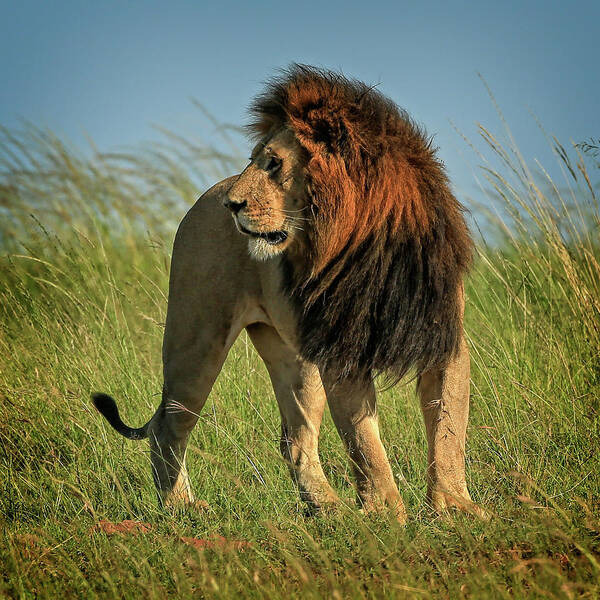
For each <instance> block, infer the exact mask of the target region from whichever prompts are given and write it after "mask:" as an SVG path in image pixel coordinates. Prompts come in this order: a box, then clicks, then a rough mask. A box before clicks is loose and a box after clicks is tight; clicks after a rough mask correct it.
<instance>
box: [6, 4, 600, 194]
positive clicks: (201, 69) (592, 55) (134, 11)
mask: <svg viewBox="0 0 600 600" xmlns="http://www.w3.org/2000/svg"><path fill="white" fill-rule="evenodd" d="M0 15H1V16H0V75H1V79H0V82H1V83H0V124H2V125H5V126H9V127H15V126H17V125H18V123H19V119H20V118H24V119H27V120H29V121H32V122H33V123H34V124H37V125H41V126H46V127H49V128H51V129H53V130H54V131H56V132H57V133H58V134H59V135H64V136H67V137H68V138H69V139H71V140H72V141H74V142H75V143H83V139H84V138H83V134H84V133H87V134H89V135H90V136H91V137H92V138H93V140H94V141H95V142H96V144H97V146H98V147H99V148H100V149H101V150H108V149H114V148H122V147H124V146H130V145H134V144H137V143H138V142H141V141H144V140H147V139H155V138H157V137H158V134H157V133H156V132H155V131H154V130H153V129H152V125H153V124H159V125H164V126H166V127H167V128H169V129H172V130H175V131H177V132H178V133H182V134H184V135H186V134H189V135H193V136H195V135H198V134H201V133H203V132H202V131H201V129H202V127H204V128H206V127H207V124H206V122H205V121H203V119H202V118H201V117H200V114H199V112H198V110H197V109H196V108H195V107H194V106H193V105H192V103H191V102H190V98H195V99H197V100H199V101H200V102H201V103H202V104H203V105H204V106H205V107H206V108H207V109H208V110H209V111H210V112H212V113H213V114H214V115H215V116H216V117H217V118H218V119H220V120H222V121H226V122H231V123H235V124H241V123H243V122H245V118H246V114H245V109H246V107H247V106H248V103H249V101H250V99H251V97H252V96H253V95H254V94H255V93H256V92H257V91H259V90H260V89H261V82H262V81H263V80H264V79H265V78H267V77H268V76H269V75H270V74H272V73H273V71H274V70H275V69H276V68H277V67H281V66H285V65H287V64H289V63H290V62H291V61H297V62H304V63H309V64H315V65H319V66H325V67H329V68H333V69H341V70H343V72H344V73H345V74H347V75H350V76H354V77H358V78H359V79H363V80H364V81H366V82H368V83H379V89H380V90H381V91H382V92H383V93H385V94H387V95H389V96H390V97H392V98H393V99H394V100H395V101H396V102H397V103H398V104H400V105H401V106H403V107H404V108H406V109H407V110H408V111H409V112H410V113H412V115H413V116H414V117H415V118H416V119H417V120H418V121H419V122H421V123H422V124H424V125H425V126H426V128H427V130H428V131H429V132H430V133H432V134H435V135H436V143H437V145H439V146H440V148H441V151H440V155H441V157H442V158H443V159H444V161H445V162H446V164H447V166H448V169H449V172H450V175H451V177H452V179H453V181H454V184H455V187H456V189H457V192H458V193H459V195H469V196H473V195H476V194H477V191H476V187H475V185H474V183H473V182H474V179H473V170H476V169H477V164H478V162H479V161H478V159H477V157H476V156H475V155H474V153H472V152H471V151H470V150H469V147H468V146H467V144H465V142H464V141H463V140H462V139H461V138H460V137H459V136H458V134H457V133H456V132H455V131H454V129H453V127H452V125H451V122H453V123H454V124H455V125H456V126H457V127H458V128H459V129H460V130H461V131H463V132H464V133H465V134H466V135H467V136H469V137H470V138H476V125H475V124H476V123H478V122H480V123H482V124H484V125H486V126H487V127H490V128H491V129H492V130H494V131H498V130H500V128H501V125H500V123H499V120H498V117H497V115H496V113H495V110H494V107H493V104H492V102H491V101H490V99H489V97H488V95H487V92H486V90H485V88H484V86H483V84H482V83H481V80H480V79H479V77H478V75H477V74H478V73H481V74H482V75H483V77H484V78H485V79H486V81H487V83H488V84H489V86H490V87H491V88H492V90H493V92H494V94H495V96H496V99H497V101H498V103H499V105H500V107H501V108H502V110H503V111H504V113H505V116H506V119H507V121H508V123H509V125H510V127H511V128H512V130H513V133H514V134H515V137H516V140H517V142H518V144H519V146H520V148H521V150H522V152H523V154H524V155H525V156H526V158H528V159H533V158H539V159H541V160H542V161H543V162H544V163H545V164H549V163H552V158H551V155H550V151H549V146H548V144H547V142H546V141H545V139H544V137H543V136H542V135H541V133H540V132H539V130H538V128H537V125H536V123H535V120H534V119H533V117H532V116H531V115H530V111H531V112H533V113H534V114H535V115H536V117H537V118H539V120H540V121H541V123H542V124H543V126H544V128H545V129H546V130H547V131H548V132H549V133H551V134H555V135H557V136H558V137H559V138H560V139H561V140H562V141H563V142H565V143H569V141H570V140H575V141H579V140H581V139H585V138H589V137H590V136H593V137H597V136H600V116H599V115H600V110H599V107H600V65H599V62H600V61H599V58H600V1H597V0H596V1H594V2H592V1H581V2H577V1H575V2H566V1H564V0H563V1H561V2H556V1H554V0H545V1H532V2H527V1H521V2H514V1H503V2H498V1H494V2H486V1H479V2H471V3H466V2H465V3H463V2H452V1H449V2H427V1H421V2H401V1H398V0H397V1H395V2H378V1H376V0H373V1H370V2H368V1H367V2H365V1H363V2H360V3H356V2H351V1H348V2H327V1H325V0H323V1H321V2H302V1H298V2H285V1H279V2H260V1H255V2H244V3H242V2H229V1H223V2H218V3H217V2H210V3H208V2H199V1H198V2H192V1H183V0H171V1H169V2H141V1H137V0H133V1H127V2H126V1H123V2H112V1H106V2H92V1H89V0H77V1H67V0H63V1H61V0H55V1H49V0H45V1H42V0H40V1H38V2H32V1H31V0H20V1H19V2H16V1H12V2H7V1H5V0H0ZM549 168H550V170H551V171H552V166H551V165H550V167H549Z"/></svg>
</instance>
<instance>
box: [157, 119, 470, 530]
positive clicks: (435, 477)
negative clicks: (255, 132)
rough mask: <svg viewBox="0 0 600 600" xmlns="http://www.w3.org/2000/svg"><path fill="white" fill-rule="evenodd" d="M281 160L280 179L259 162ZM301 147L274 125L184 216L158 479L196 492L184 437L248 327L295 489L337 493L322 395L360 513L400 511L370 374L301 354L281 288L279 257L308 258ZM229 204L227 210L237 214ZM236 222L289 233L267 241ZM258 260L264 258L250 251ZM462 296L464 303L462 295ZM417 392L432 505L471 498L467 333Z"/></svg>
mask: <svg viewBox="0 0 600 600" xmlns="http://www.w3.org/2000/svg"><path fill="white" fill-rule="evenodd" d="M273 154H275V155H276V156H278V157H279V158H280V159H281V160H282V163H281V166H280V169H281V170H280V172H279V175H278V178H277V180H275V179H274V178H273V177H271V176H269V174H268V173H267V172H266V171H265V166H266V165H267V164H268V161H269V160H270V157H271V155H273ZM304 160H305V157H304V155H303V150H302V149H301V148H300V146H299V145H298V144H297V142H296V141H295V139H294V136H293V135H292V134H291V133H290V132H289V131H287V130H285V129H284V130H281V131H279V132H277V133H276V134H275V135H274V136H272V137H271V138H270V139H266V140H265V143H261V144H259V145H258V146H257V148H256V149H255V151H254V153H253V160H252V162H251V163H250V165H249V166H248V167H247V168H246V170H245V171H244V172H243V173H242V174H241V175H239V176H236V177H231V178H229V179H226V180H224V181H222V182H221V183H219V184H217V185H215V186H214V187H213V188H212V189H211V190H209V191H208V192H206V193H205V194H204V196H202V198H200V200H198V202H197V203H196V204H195V205H194V206H193V208H192V209H191V210H190V211H189V213H188V214H187V215H186V217H185V218H184V219H183V222H182V223H181V225H180V227H179V230H178V232H177V236H176V239H175V245H174V249H173V258H172V265H171V278H170V289H169V306H168V313H167V321H166V330H165V336H164V345H163V361H164V392H163V401H162V403H161V406H160V407H159V409H158V410H157V412H156V414H155V415H154V417H153V418H152V420H151V421H150V422H149V424H148V427H147V432H148V435H149V437H150V443H151V447H152V463H153V470H154V476H155V481H156V485H157V489H158V491H159V493H160V495H161V497H162V499H163V501H164V502H165V503H166V504H173V503H177V502H180V501H184V502H187V503H190V502H193V501H194V497H193V494H192V491H191V489H190V485H189V481H188V477H187V473H186V470H185V466H184V461H185V448H186V444H187V440H188V436H189V434H190V432H191V430H192V428H193V426H194V425H195V423H196V420H197V415H198V414H199V413H200V411H201V410H202V407H203V405H204V403H205V401H206V398H207V396H208V394H209V391H210V389H211V387H212V385H213V383H214V381H215V379H216V377H217V375H218V374H219V371H220V370H221V367H222V365H223V361H224V360H225V357H226V355H227V353H228V351H229V349H230V347H231V345H232V344H233V342H234V341H235V339H236V338H237V336H238V335H239V333H240V332H241V331H242V330H243V329H244V328H246V329H247V331H248V333H249V335H250V337H251V339H252V341H253V343H254V345H255V347H256V349H257V351H258V352H259V354H260V356H261V357H262V358H263V360H264V361H265V364H266V366H267V369H268V371H269V375H270V377H271V380H272V383H273V387H274V390H275V395H276V397H277V402H278V404H279V409H280V412H281V420H282V436H281V450H282V453H283V456H284V458H285V460H286V461H287V462H288V464H289V468H290V472H291V474H292V477H293V478H294V481H295V482H296V484H297V486H298V488H299V490H300V493H301V495H302V498H303V499H304V500H306V501H307V502H309V503H310V505H311V506H312V507H314V508H317V507H320V506H323V505H326V504H330V503H335V502H336V501H337V495H336V493H335V492H334V490H333V489H332V488H331V486H330V485H329V483H328V482H327V480H326V478H325V475H324V473H323V470H322V467H321V464H320V461H319V455H318V451H317V449H318V436H319V427H320V423H321V417H322V414H323V410H324V406H325V402H326V401H327V402H328V404H329V407H330V410H331V413H332V416H333V419H334V421H335V424H336V427H337V429H338V431H339V433H340V436H341V438H342V440H343V441H344V443H345V445H346V447H347V449H348V453H349V456H350V459H351V461H352V464H353V467H354V471H355V474H356V478H357V488H358V494H359V498H360V501H361V503H362V506H363V508H364V509H365V510H366V511H369V510H376V509H380V508H382V507H388V508H389V509H391V510H392V511H393V512H394V514H395V515H396V516H397V518H398V519H399V520H400V521H404V519H405V510H404V506H403V503H402V500H401V498H400V495H399V493H398V489H397V487H396V483H395V481H394V476H393V473H392V470H391V468H390V464H389V461H388V459H387V456H386V453H385V450H384V448H383V445H382V443H381V440H380V436H379V428H378V419H377V410H376V399H375V390H374V387H373V383H372V382H365V381H364V380H361V381H359V382H356V381H353V380H352V379H347V380H344V381H339V378H338V377H337V376H336V374H335V373H326V372H320V371H319V369H318V368H317V367H316V366H315V365H313V364H310V363H308V362H306V361H304V360H303V359H302V358H301V356H300V353H299V345H298V338H297V316H296V313H295V311H294V309H293V306H292V304H291V302H290V300H289V298H288V297H286V295H285V294H284V292H283V287H284V286H283V281H282V277H283V275H282V269H281V264H280V260H281V257H280V256H278V255H281V254H282V253H283V252H284V251H285V253H286V257H287V260H289V261H291V263H292V265H294V264H302V266H304V267H305V266H306V264H305V263H306V261H307V260H310V257H309V256H308V255H307V250H306V248H307V246H306V237H305V236H307V235H309V234H310V230H309V228H310V227H311V221H310V220H305V219H304V217H303V215H304V214H305V211H306V207H307V203H306V194H307V190H306V184H305V182H304V179H303V166H304ZM224 205H225V206H227V207H229V208H230V209H231V211H233V213H234V219H233V220H232V215H231V213H230V210H227V209H226V208H225V207H224ZM236 227H237V228H239V229H240V230H242V228H244V229H245V230H248V231H251V232H255V233H256V232H261V233H268V232H272V231H275V230H286V231H288V233H289V236H288V238H287V239H286V240H285V242H283V243H282V244H280V245H269V244H267V243H266V242H264V240H257V239H255V238H252V237H248V236H245V235H242V234H240V231H238V230H237V229H236ZM257 259H259V260H257ZM461 306H462V303H461ZM418 393H419V395H420V399H421V405H422V407H423V414H424V417H425V426H426V432H427V441H428V445H429V454H428V466H427V481H428V497H429V499H430V501H431V503H432V504H433V506H434V507H435V508H436V509H445V508H447V507H449V506H457V507H459V508H471V507H472V503H471V499H470V496H469V493H468V491H467V487H466V482H465V469H464V449H465V434H466V425H467V418H468V407H469V358H468V352H467V348H466V345H465V344H464V342H463V343H462V344H461V346H460V350H459V352H458V354H457V355H456V356H455V358H454V359H453V360H452V361H451V362H450V364H448V365H447V367H445V368H443V369H436V370H433V371H429V372H425V373H423V374H421V376H420V378H419V384H418Z"/></svg>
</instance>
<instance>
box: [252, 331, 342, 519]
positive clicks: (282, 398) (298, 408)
mask: <svg viewBox="0 0 600 600" xmlns="http://www.w3.org/2000/svg"><path fill="white" fill-rule="evenodd" d="M247 331H248V334H249V335H250V338H251V339H252V343H253V344H254V346H255V347H256V349H257V351H258V353H259V354H260V356H261V358H262V359H263V360H264V362H265V365H266V367H267V370H268V371H269V375H270V377H271V382H272V383H273V389H274V390H275V396H276V398H277V404H278V405H279V411H280V413H281V443H280V449H281V453H282V455H283V458H284V459H285V461H286V462H287V463H288V467H289V470H290V474H291V475H292V478H293V479H294V482H295V483H296V485H297V486H298V489H299V491H300V496H301V498H302V500H304V501H305V502H307V503H308V505H309V507H310V508H311V509H312V510H318V509H320V508H322V507H324V506H328V505H333V504H335V503H336V502H337V501H338V497H337V494H336V493H335V492H334V490H333V488H332V487H331V486H330V485H329V482H328V481H327V478H326V477H325V473H323V467H322V466H321V461H320V460H319V429H320V427H321V418H322V416H323V410H324V408H325V402H326V398H325V390H324V389H323V384H322V382H321V377H320V375H319V370H318V369H317V367H316V366H315V365H312V364H310V363H307V362H305V361H303V360H302V359H300V357H299V356H298V355H297V353H296V352H295V351H294V350H293V349H292V348H290V347H289V346H288V345H287V344H285V342H284V341H283V340H282V339H281V337H280V336H279V334H278V333H277V331H276V330H275V329H274V328H273V327H270V326H267V325H264V324H254V325H251V326H250V327H248V328H247Z"/></svg>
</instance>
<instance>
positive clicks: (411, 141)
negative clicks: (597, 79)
mask: <svg viewBox="0 0 600 600" xmlns="http://www.w3.org/2000/svg"><path fill="white" fill-rule="evenodd" d="M251 115H252V121H251V123H250V125H249V126H248V127H249V132H250V135H251V136H252V138H253V139H254V141H255V142H256V146H255V147H254V150H253V151H252V155H251V157H250V161H249V163H248V165H247V166H246V168H245V169H244V170H243V171H242V172H241V173H240V174H238V175H235V176H232V177H229V178H228V179H225V180H224V181H221V182H220V183H217V184H216V185H215V186H214V187H212V188H211V189H210V190H208V191H207V192H206V193H205V194H204V195H203V196H202V197H201V198H200V199H199V200H198V201H197V202H196V204H195V205H194V206H193V207H192V208H191V209H190V211H189V212H188V213H187V215H186V216H185V218H184V219H183V221H182V222H181V224H180V226H179V228H178V231H177V234H176V237H175V242H174V247H173V255H172V262H171V273H170V282H169V300H168V309H167V318H166V326H165V332H164V341H163V365H164V368H163V375H164V386H163V393H162V401H161V403H160V406H159V407H158V409H157V410H156V412H155V414H154V416H153V417H152V418H151V419H150V421H148V423H146V424H145V425H144V426H143V427H141V428H137V429H134V428H130V427H128V426H126V425H125V424H124V423H123V421H122V420H121V419H120V417H119V413H118V410H117V407H116V404H115V401H114V400H113V399H112V398H111V397H110V396H107V395H105V394H95V395H94V396H93V398H94V403H95V405H96V407H97V408H98V410H99V411H100V412H101V413H102V414H103V415H104V417H106V419H107V420H108V422H109V423H110V424H111V425H112V426H113V427H114V428H115V429H116V430H117V431H118V432H119V433H121V434H122V435H124V436H125V437H127V438H130V439H142V438H149V440H150V446H151V456H152V470H153V474H154V480H155V483H156V488H157V491H158V494H159V498H160V500H161V501H162V503H164V504H165V505H173V504H178V503H181V502H183V503H188V504H189V503H193V502H194V495H193V493H192V490H191V488H190V483H189V480H188V475H187V471H186V465H185V454H186V445H187V442H188V437H189V435H190V432H191V431H192V428H193V427H194V425H195V424H196V421H197V419H198V415H199V413H200V411H201V409H202V407H203V405H204V403H205V401H206V399H207V396H208V394H209V392H210V390H211V387H212V385H213V383H214V381H215V379H216V377H217V376H218V374H219V371H220V370H221V367H222V365H223V362H224V360H225V358H226V356H227V353H228V351H229V349H230V348H231V346H232V344H233V343H234V341H235V340H236V338H237V337H238V335H239V334H240V332H241V331H242V330H244V329H245V330H246V331H247V332H248V335H249V337H250V339H251V340H252V343H253V344H254V346H255V348H256V350H257V351H258V354H259V355H260V356H261V357H262V359H263V361H264V363H265V365H266V367H267V370H268V372H269V376H270V378H271V382H272V384H273V388H274V392H275V396H276V399H277V403H278V405H279V410H280V413H281V443H280V447H281V452H282V454H283V457H284V459H285V461H286V463H287V465H288V467H289V471H290V473H291V475H292V478H293V480H294V482H295V484H296V486H297V488H298V490H299V493H300V496H301V498H302V499H303V500H305V501H306V502H307V503H308V507H310V508H311V509H312V510H319V509H321V508H323V507H325V506H330V505H334V504H335V503H337V502H338V501H339V499H338V495H337V494H336V492H335V491H334V489H333V488H332V487H331V485H330V484H329V482H328V481H327V479H326V477H325V474H324V472H323V469H322V466H321V462H320V460H319V454H318V437H319V427H320V424H321V417H322V415H323V411H324V408H325V404H326V403H327V404H328V406H329V409H330V411H331V414H332V417H333V420H334V422H335V426H336V428H337V430H338V432H339V434H340V437H341V439H342V440H343V442H344V444H345V447H346V449H347V451H348V454H349V458H350V461H351V463H352V467H353V471H354V475H355V479H356V487H357V493H358V500H359V502H360V506H361V508H362V509H363V510H364V511H366V512H368V511H372V510H381V509H383V510H391V511H392V512H393V514H394V515H395V516H396V517H397V519H398V520H399V521H404V520H405V519H406V511H405V508H404V504H403V502H402V499H401V497H400V494H399V491H398V487H397V485H396V482H395V481H394V476H393V473H392V469H391V467H390V463H389V461H388V458H387V455H386V452H385V449H384V447H383V445H382V442H381V439H380V435H379V427H378V417H377V405H376V394H375V385H374V378H375V376H377V375H379V374H385V375H387V376H388V377H391V379H392V381H393V382H396V381H398V380H400V379H401V378H402V377H404V376H405V375H407V374H408V373H413V374H414V375H415V376H416V378H417V392H418V395H419V398H420V402H421V407H422V412H423V416H424V420H425V430H426V435H427V443H428V456H427V467H426V478H427V497H428V500H429V503H430V504H431V505H432V506H433V508H435V509H436V510H438V511H443V510H446V509H448V508H450V507H456V508H459V509H464V510H471V509H472V507H473V506H474V505H473V503H472V501H471V497H470V495H469V492H468V490H467V484H466V480H465V436H466V428H467V420H468V412H469V355H468V350H467V345H466V343H465V340H464V335H463V311H464V292H463V279H464V276H465V274H466V272H467V270H468V268H469V265H470V262H471V258H472V248H473V244H472V240H471V237H470V234H469V230H468V228H467V225H466V223H465V219H464V216H463V208H462V207H461V205H460V204H459V202H458V201H457V200H456V198H455V197H454V195H453V194H452V192H451V190H450V184H449V181H448V178H447V176H446V173H445V170H444V166H443V164H442V163H441V161H440V160H439V159H438V158H437V157H436V149H435V148H433V147H432V144H431V139H430V138H428V137H427V136H426V134H425V133H424V131H423V130H422V129H421V128H420V127H418V126H417V125H416V124H415V123H414V122H413V121H412V120H411V118H410V117H409V116H408V114H407V113H406V112H405V111H403V110H401V109H399V108H398V107H397V106H396V104H394V103H393V102H392V101H391V100H390V99H388V98H387V97H385V96H384V95H383V94H381V93H380V92H379V91H377V90H376V89H374V88H373V87H369V86H367V85H365V84H364V83H361V82H359V81H356V80H351V79H348V78H346V77H345V76H343V75H341V74H339V73H336V72H332V71H328V70H324V69H318V68H314V67H310V66H306V65H292V66H291V67H290V68H288V69H287V70H285V71H282V72H281V73H280V74H279V75H278V76H277V77H275V78H274V79H272V80H271V81H270V82H269V83H268V84H267V86H266V89H265V91H264V93H262V94H261V95H259V96H258V97H257V98H256V99H255V100H254V103H253V104H252V107H251Z"/></svg>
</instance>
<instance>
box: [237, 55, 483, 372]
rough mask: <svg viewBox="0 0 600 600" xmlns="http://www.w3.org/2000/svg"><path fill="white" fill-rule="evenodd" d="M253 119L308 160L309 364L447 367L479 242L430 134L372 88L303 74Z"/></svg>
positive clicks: (273, 89) (305, 312)
mask: <svg viewBox="0 0 600 600" xmlns="http://www.w3.org/2000/svg"><path fill="white" fill-rule="evenodd" d="M251 112H252V114H253V116H254V120H253V122H252V123H251V124H250V126H249V128H250V131H251V132H252V133H253V135H254V136H256V137H260V138H264V137H265V136H269V135H271V134H272V133H274V132H275V131H277V130H279V129H281V128H282V127H287V128H289V129H290V130H292V131H293V132H294V134H295V136H296V138H297V139H298V141H299V143H300V144H301V146H303V148H304V149H305V150H306V151H307V154H308V162H307V165H306V169H305V171H306V179H307V183H308V186H309V188H310V190H311V203H312V208H313V211H312V212H313V215H314V217H313V219H314V221H313V225H312V230H311V231H310V232H309V236H310V245H311V254H312V256H311V257H310V261H309V262H310V264H307V265H306V268H305V269H304V270H303V271H302V272H298V270H297V269H296V270H294V269H291V267H290V265H288V291H289V292H290V294H291V295H292V297H293V298H295V299H296V301H297V303H298V307H299V319H300V329H301V339H302V344H303V350H304V354H305V356H306V357H307V358H309V359H311V360H314V361H315V362H317V363H320V364H323V365H329V366H332V367H335V368H336V369H338V370H339V371H340V372H341V373H342V374H345V375H350V374H358V375H363V374H367V373H368V374H371V373H372V372H373V371H382V370H391V371H392V373H393V374H395V375H397V376H402V375H403V374H404V373H405V372H406V371H407V370H408V369H410V368H412V367H417V369H418V370H419V371H422V370H423V369H426V368H430V367H431V366H433V365H437V364H439V363H442V362H444V361H447V360H448V358H449V357H450V356H451V355H452V354H453V353H454V352H455V350H456V348H457V346H458V342H459V339H460V331H461V328H462V319H461V316H460V312H461V311H460V310H459V300H458V296H459V294H460V287H461V285H462V278H463V275H464V273H465V271H466V270H467V268H468V265H469V263H470V260H471V253H472V242H471V239H470V236H469V232H468V229H467V227H466V225H465V222H464V218H463V215H462V207H461V206H460V204H459V203H458V201H457V200H456V199H455V198H454V196H453V194H452V192H451V191H450V187H449V183H448V179H447V177H446V174H445V172H444V168H443V165H442V163H441V162H440V161H439V159H438V158H437V157H436V155H435V149H434V148H432V146H431V141H430V140H429V139H428V138H427V137H426V135H425V133H424V132H423V131H422V130H421V129H420V128H419V127H417V126H416V125H415V124H414V123H413V121H412V120H411V119H410V118H409V116H408V114H407V113H406V112H405V111H403V110H401V109H399V108H398V107H397V106H396V105H395V104H394V103H393V102H392V101H391V100H389V99H388V98H386V97H385V96H383V95H382V94H381V93H379V92H378V91H376V90H374V89H373V88H372V87H369V86H367V85H365V84H364V83H361V82H359V81H355V80H349V79H347V78H345V77H344V76H342V75H340V74H338V73H334V72H331V71H325V70H321V69H316V68H313V67H308V66H303V65H293V66H292V67H291V68H290V69H288V70H287V71H285V72H284V73H283V74H282V75H281V76H280V77H278V78H275V79H273V80H271V82H270V83H269V84H268V86H267V89H266V91H265V92H264V93H263V94H262V95H261V96H259V97H258V98H257V99H256V100H255V102H254V104H253V105H252V108H251ZM340 328H341V329H340ZM347 336H354V340H353V341H352V342H350V341H348V340H347V339H345V338H346V337H347Z"/></svg>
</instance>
